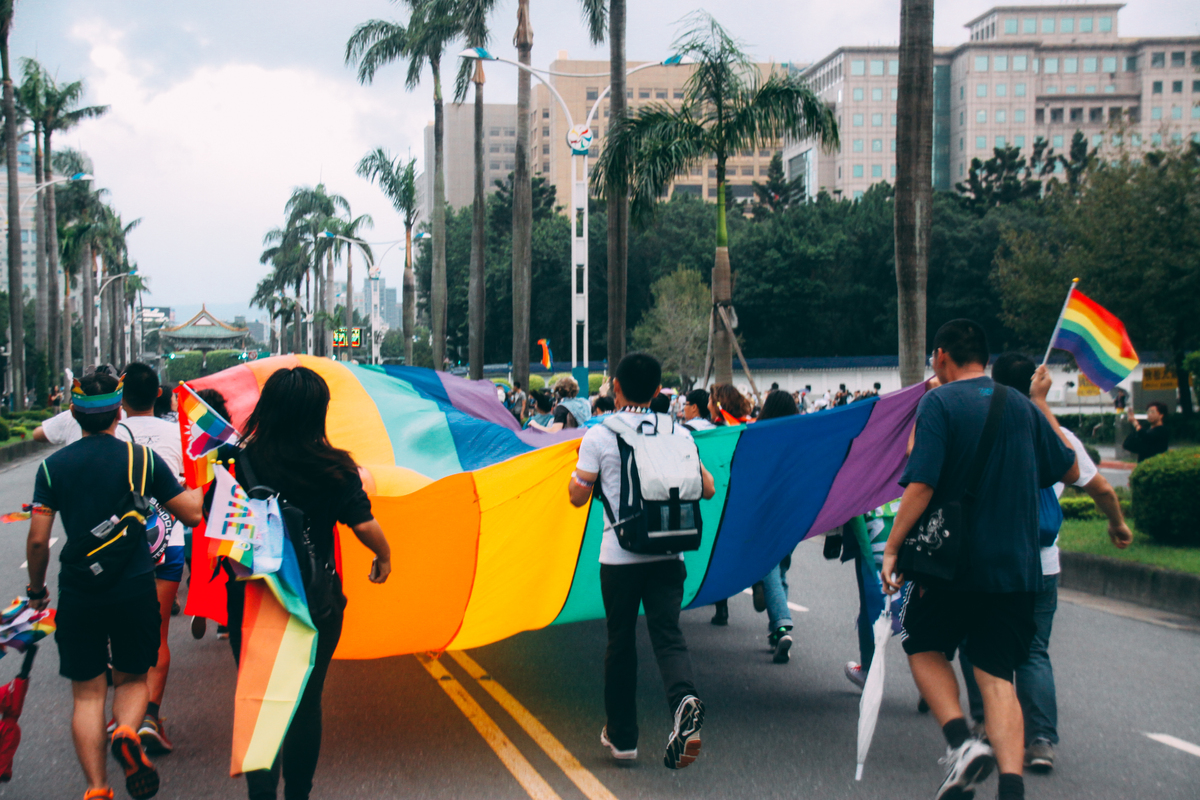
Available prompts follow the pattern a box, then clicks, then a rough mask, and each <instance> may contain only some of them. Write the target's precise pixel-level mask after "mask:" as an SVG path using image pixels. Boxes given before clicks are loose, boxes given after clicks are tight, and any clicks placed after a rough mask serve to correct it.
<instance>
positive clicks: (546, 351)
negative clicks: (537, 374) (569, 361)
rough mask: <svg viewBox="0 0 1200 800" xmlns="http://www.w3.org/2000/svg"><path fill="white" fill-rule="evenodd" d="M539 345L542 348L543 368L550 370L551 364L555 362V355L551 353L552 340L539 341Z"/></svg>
mask: <svg viewBox="0 0 1200 800" xmlns="http://www.w3.org/2000/svg"><path fill="white" fill-rule="evenodd" d="M537 343H538V344H540V345H541V346H542V366H543V367H545V368H546V369H550V364H551V363H552V362H553V361H554V354H553V353H551V352H550V340H549V339H538V342H537Z"/></svg>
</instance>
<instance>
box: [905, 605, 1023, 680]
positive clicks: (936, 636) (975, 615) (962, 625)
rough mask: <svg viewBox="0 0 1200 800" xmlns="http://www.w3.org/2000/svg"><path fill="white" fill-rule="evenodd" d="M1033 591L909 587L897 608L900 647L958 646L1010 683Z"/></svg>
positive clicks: (950, 651)
mask: <svg viewBox="0 0 1200 800" xmlns="http://www.w3.org/2000/svg"><path fill="white" fill-rule="evenodd" d="M1034 596H1035V594H1034V592H1005V593H995V592H961V591H956V590H954V589H947V588H941V587H929V588H926V587H921V586H914V587H913V589H912V591H911V592H909V593H908V599H907V600H906V601H905V603H904V606H903V608H902V609H901V611H900V623H901V626H902V628H903V630H902V631H901V634H900V638H901V641H903V642H904V652H906V653H908V654H909V655H910V656H911V655H914V654H916V653H945V654H946V658H948V659H953V658H954V651H955V650H956V649H958V647H959V646H960V645H961V646H962V649H963V651H964V652H965V653H966V654H967V658H969V659H970V660H971V663H972V664H974V665H975V666H977V667H979V668H980V669H981V670H983V671H984V672H986V673H987V674H989V675H994V676H996V677H997V678H1000V679H1002V680H1006V681H1009V682H1012V679H1013V672H1014V671H1016V668H1017V667H1018V666H1020V665H1021V664H1023V663H1024V662H1025V660H1026V659H1027V658H1029V645H1030V644H1031V643H1032V642H1033V635H1034V632H1035V630H1036V626H1035V625H1034V621H1033V601H1034Z"/></svg>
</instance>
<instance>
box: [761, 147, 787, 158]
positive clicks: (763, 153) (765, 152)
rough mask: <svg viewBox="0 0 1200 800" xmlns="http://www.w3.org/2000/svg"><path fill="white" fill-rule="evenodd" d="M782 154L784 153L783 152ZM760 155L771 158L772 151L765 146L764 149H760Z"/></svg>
mask: <svg viewBox="0 0 1200 800" xmlns="http://www.w3.org/2000/svg"><path fill="white" fill-rule="evenodd" d="M781 155H782V154H781ZM758 157H759V158H770V157H771V151H770V150H767V149H765V148H764V149H762V150H759V151H758Z"/></svg>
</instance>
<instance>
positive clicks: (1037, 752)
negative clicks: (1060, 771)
mask: <svg viewBox="0 0 1200 800" xmlns="http://www.w3.org/2000/svg"><path fill="white" fill-rule="evenodd" d="M1025 766H1027V767H1029V768H1030V769H1031V770H1033V771H1034V772H1049V771H1050V770H1052V769H1054V745H1052V744H1050V740H1049V739H1034V740H1033V741H1032V742H1030V743H1029V747H1026V748H1025Z"/></svg>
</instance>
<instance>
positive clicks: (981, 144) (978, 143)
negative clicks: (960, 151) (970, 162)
mask: <svg viewBox="0 0 1200 800" xmlns="http://www.w3.org/2000/svg"><path fill="white" fill-rule="evenodd" d="M975 149H976V150H987V137H986V136H976V137H975Z"/></svg>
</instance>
